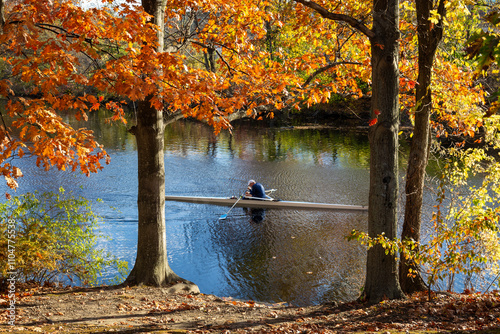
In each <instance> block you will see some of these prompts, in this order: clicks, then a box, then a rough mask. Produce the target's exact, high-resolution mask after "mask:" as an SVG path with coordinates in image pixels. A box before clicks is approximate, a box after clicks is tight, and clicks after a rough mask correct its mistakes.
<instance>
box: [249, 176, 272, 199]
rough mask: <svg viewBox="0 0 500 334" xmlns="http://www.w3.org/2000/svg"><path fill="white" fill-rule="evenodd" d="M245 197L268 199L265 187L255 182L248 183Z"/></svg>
mask: <svg viewBox="0 0 500 334" xmlns="http://www.w3.org/2000/svg"><path fill="white" fill-rule="evenodd" d="M245 196H246V197H258V198H267V196H266V190H265V189H264V186H262V184H260V183H259V182H255V180H250V181H248V190H247V191H246V193H245Z"/></svg>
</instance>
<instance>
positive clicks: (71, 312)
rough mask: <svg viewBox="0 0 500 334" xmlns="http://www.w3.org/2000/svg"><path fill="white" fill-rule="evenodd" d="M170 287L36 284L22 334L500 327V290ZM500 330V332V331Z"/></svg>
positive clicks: (19, 328) (0, 303) (3, 305)
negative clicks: (263, 297) (310, 298)
mask: <svg viewBox="0 0 500 334" xmlns="http://www.w3.org/2000/svg"><path fill="white" fill-rule="evenodd" d="M166 291H167V290H166V289H165V288H153V287H119V286H117V287H97V288H87V289H82V288H48V287H43V288H41V287H31V288H26V289H24V291H23V292H21V293H18V294H17V296H16V297H17V301H16V322H15V323H16V326H9V325H7V312H8V311H7V307H8V296H7V295H2V296H0V323H2V325H0V332H15V333H106V332H115V333H135V332H141V333H143V332H144V333H225V332H227V333H229V332H231V333H233V332H236V333H247V332H255V333H305V332H307V333H352V332H384V333H389V332H392V333H394V332H410V333H411V332H467V331H478V332H481V331H483V332H485V333H486V332H488V333H491V332H490V331H491V330H498V332H500V293H499V292H498V291H494V292H490V293H488V294H481V293H463V294H457V293H435V292H433V293H432V299H431V301H429V297H428V295H427V293H417V294H414V295H412V296H411V297H409V298H407V299H403V300H387V301H383V302H381V303H379V304H376V305H371V306H370V305H367V304H364V303H361V302H357V301H354V302H349V303H338V304H337V303H335V302H334V303H328V304H324V305H314V306H307V307H295V306H290V305H286V304H283V303H278V304H265V303H259V302H256V301H243V300H234V299H231V298H221V297H217V296H214V295H206V294H196V295H192V294H172V293H167V292H166ZM495 332H497V331H495Z"/></svg>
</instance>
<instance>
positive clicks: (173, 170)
mask: <svg viewBox="0 0 500 334" xmlns="http://www.w3.org/2000/svg"><path fill="white" fill-rule="evenodd" d="M105 116H106V115H104V114H97V113H96V114H91V115H90V119H89V123H84V124H81V125H82V126H85V127H88V128H91V129H93V130H94V131H95V133H96V136H97V137H98V139H99V141H100V142H101V143H102V144H104V146H105V148H106V150H107V151H108V153H109V154H110V155H111V164H110V165H109V166H107V167H105V169H104V170H103V171H102V172H100V173H98V174H96V175H92V176H91V177H89V178H87V177H84V176H82V175H79V174H72V173H66V172H58V171H53V170H50V171H48V172H46V171H43V170H40V169H37V168H34V167H32V165H28V164H26V161H19V163H20V164H22V166H21V168H22V169H23V172H24V173H25V174H26V177H25V178H24V179H23V180H21V182H20V186H21V188H20V191H21V192H25V191H33V190H35V189H38V190H42V191H45V190H56V189H57V188H58V187H59V186H64V187H65V188H66V189H67V190H73V191H74V192H75V193H76V194H78V195H83V196H85V197H87V198H90V199H96V198H101V199H103V200H104V204H103V205H100V206H99V207H98V208H97V209H98V213H100V214H101V215H103V216H104V218H105V224H104V225H103V227H102V229H103V231H104V233H106V234H108V235H110V236H111V237H112V238H113V241H110V242H106V243H105V246H106V247H107V248H109V249H110V251H111V252H113V253H114V254H116V255H118V256H119V257H120V258H121V259H123V260H126V261H128V262H129V263H130V266H132V265H133V263H134V259H135V251H136V244H137V240H136V239H137V206H136V194H137V167H136V164H137V157H136V156H137V154H136V146H135V141H134V138H133V136H132V135H131V134H129V133H128V132H127V130H126V127H125V126H123V125H107V124H104V123H103V122H102V121H101V119H102V118H103V117H105ZM165 163H166V164H165V166H166V192H167V193H169V194H173V195H193V196H196V195H198V196H232V195H236V196H238V195H239V194H241V193H242V192H243V191H244V190H245V189H246V182H247V180H248V179H255V180H258V181H259V182H261V183H262V184H263V185H264V186H265V187H266V188H267V189H269V188H276V189H278V191H277V192H276V193H274V194H273V196H274V197H276V198H281V199H287V200H296V201H312V202H327V203H343V204H359V205H366V204H367V196H368V184H369V172H368V163H369V148H368V142H367V139H366V136H365V135H363V134H352V133H342V132H337V131H332V130H314V129H309V130H292V129H285V130H280V129H265V128H259V129H255V128H252V127H249V126H246V125H245V124H241V125H239V126H237V127H235V129H234V130H233V133H232V134H230V133H229V132H227V131H224V132H222V133H221V134H220V135H218V136H215V135H214V134H213V133H212V130H211V129H210V128H208V127H206V126H205V125H202V124H199V123H192V122H188V121H181V122H177V123H174V124H171V125H169V126H168V127H167V129H166V133H165ZM109 206H112V207H115V208H117V209H118V210H113V209H110V208H109ZM227 210H228V209H227V208H225V207H216V206H210V205H198V204H189V203H175V202H171V203H170V202H169V203H168V204H167V207H166V225H167V243H168V246H167V247H168V257H169V263H170V266H171V267H172V268H173V269H174V271H175V272H176V273H178V274H179V275H181V276H182V277H184V278H186V279H189V280H191V281H193V282H195V283H197V284H198V285H199V287H200V289H201V291H202V292H204V293H212V294H217V295H220V296H232V297H235V298H242V299H254V300H259V301H267V302H280V301H285V302H290V303H292V304H296V305H307V304H315V303H320V302H323V301H327V300H332V299H333V300H348V299H352V298H354V297H356V295H357V294H358V292H359V289H360V287H361V285H362V280H363V277H364V275H363V271H364V261H365V257H364V256H365V255H364V254H365V252H364V250H363V249H362V248H361V247H360V246H359V245H358V244H357V243H354V242H352V243H349V242H346V241H345V239H344V236H345V235H347V234H348V232H349V231H350V230H351V229H353V228H358V229H365V228H366V218H367V217H366V214H364V213H346V212H313V211H294V210H276V209H268V210H266V211H265V212H261V215H259V214H258V212H255V211H253V212H251V211H247V212H245V210H244V209H242V208H234V209H233V210H232V211H231V213H230V215H229V216H228V219H227V220H225V221H221V220H219V219H218V217H220V215H221V214H222V213H225V212H227ZM112 275H113V273H109V274H108V276H112Z"/></svg>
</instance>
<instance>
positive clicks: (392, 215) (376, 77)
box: [363, 0, 404, 303]
mask: <svg viewBox="0 0 500 334" xmlns="http://www.w3.org/2000/svg"><path fill="white" fill-rule="evenodd" d="M372 30H373V32H374V33H375V36H374V37H372V38H371V45H372V46H371V50H372V117H377V116H376V115H377V114H378V117H377V118H378V121H377V123H376V124H375V125H373V126H371V128H370V133H369V139H370V194H369V211H368V233H369V235H370V236H371V237H376V236H378V235H380V234H385V236H386V237H388V238H390V239H394V238H396V236H397V212H398V207H397V206H398V205H397V204H398V183H399V181H398V131H399V100H398V99H399V70H398V59H399V44H398V39H399V35H400V34H399V9H398V1H396V0H379V1H375V2H374V6H373V28H372ZM363 297H364V299H365V300H367V301H368V302H369V303H377V302H379V301H381V300H383V299H386V298H387V299H397V298H402V297H404V294H403V292H402V291H401V288H400V285H399V280H398V271H397V259H396V257H395V256H393V255H390V254H389V255H386V254H385V250H384V249H383V248H382V246H380V245H377V246H375V247H373V248H370V249H369V250H368V257H367V264H366V282H365V288H364V296H363Z"/></svg>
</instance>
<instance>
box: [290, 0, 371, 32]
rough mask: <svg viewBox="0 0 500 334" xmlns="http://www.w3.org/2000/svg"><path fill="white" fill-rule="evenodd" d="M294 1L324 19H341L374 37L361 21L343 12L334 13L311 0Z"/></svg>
mask: <svg viewBox="0 0 500 334" xmlns="http://www.w3.org/2000/svg"><path fill="white" fill-rule="evenodd" d="M294 1H295V2H298V3H301V4H303V5H304V6H306V7H309V8H311V9H312V10H314V11H316V12H317V13H318V14H319V15H321V16H322V17H324V18H325V19H329V20H333V21H341V22H345V23H347V24H349V25H350V26H351V27H353V28H354V29H356V30H358V31H359V32H361V33H362V34H364V35H366V36H367V37H368V38H373V37H375V33H374V32H373V31H371V30H370V29H369V28H368V27H367V26H365V25H364V24H363V23H362V22H361V21H358V20H356V19H355V18H354V17H352V16H349V15H345V14H336V13H332V12H330V11H328V10H327V9H326V8H324V7H322V6H320V5H318V4H317V3H315V2H313V1H311V0H294Z"/></svg>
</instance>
